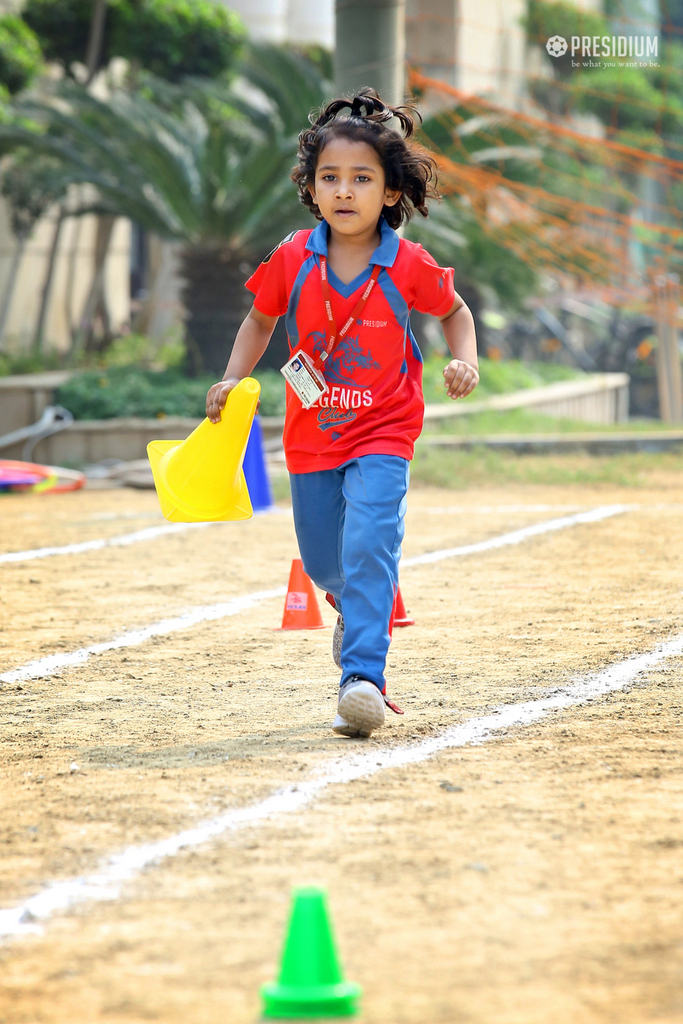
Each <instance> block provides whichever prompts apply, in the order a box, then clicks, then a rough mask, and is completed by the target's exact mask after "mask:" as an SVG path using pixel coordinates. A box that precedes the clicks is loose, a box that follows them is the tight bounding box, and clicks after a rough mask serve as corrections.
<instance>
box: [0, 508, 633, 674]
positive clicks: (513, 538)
mask: <svg viewBox="0 0 683 1024" xmlns="http://www.w3.org/2000/svg"><path fill="white" fill-rule="evenodd" d="M631 507H632V506H630V505H601V506H600V507H599V508H593V509H590V511H588V512H577V513H576V514H575V515H573V516H561V517H560V518H559V519H547V520H546V521H545V522H544V523H534V524H533V525H532V526H524V527H522V529H520V530H513V532H512V533H503V534H501V535H500V536H499V537H490V538H489V539H488V540H481V541H478V542H477V543H476V544H462V545H461V546H460V547H457V548H445V549H443V550H441V551H428V552H427V553H426V554H424V555H415V556H413V557H412V558H404V559H402V560H401V568H409V567H410V566H413V565H429V564H430V563H431V562H441V561H442V560H443V559H445V558H457V557H459V556H461V555H474V554H478V553H479V552H481V551H492V550H494V549H495V548H503V547H507V546H508V545H510V544H521V542H522V541H523V540H528V539H529V537H540V536H541V534H544V533H553V532H555V531H556V530H564V529H566V528H567V527H568V526H576V525H577V524H578V523H598V522H600V521H601V520H602V519H609V518H610V516H616V515H619V514H620V513H622V512H628V511H629V510H630V509H631ZM0 678H1V677H0Z"/></svg>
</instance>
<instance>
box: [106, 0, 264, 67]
mask: <svg viewBox="0 0 683 1024" xmlns="http://www.w3.org/2000/svg"><path fill="white" fill-rule="evenodd" d="M118 12H119V13H118V17H117V18H116V20H115V23H114V26H113V29H112V40H111V48H112V51H113V52H114V53H115V54H117V55H119V56H121V57H126V58H127V59H128V60H131V61H135V62H136V63H138V64H140V66H141V67H144V68H147V69H148V70H149V71H151V72H153V74H155V75H159V76H160V77H161V78H166V79H168V81H170V82H177V81H179V80H180V79H182V78H183V77H184V76H185V75H197V76H201V77H204V78H217V77H218V76H219V75H222V74H224V73H225V72H226V71H229V70H230V69H231V68H232V67H233V66H234V64H235V62H236V60H237V57H238V55H239V51H240V49H241V46H242V43H243V42H244V40H245V38H246V33H245V30H244V26H243V24H242V21H241V20H240V18H239V16H238V15H237V14H235V13H234V11H229V10H227V9H226V8H225V7H223V6H222V5H221V4H219V3H214V2H211V0H143V2H142V3H139V4H138V5H137V6H134V5H133V4H131V3H126V4H124V3H121V4H120V5H119V8H118Z"/></svg>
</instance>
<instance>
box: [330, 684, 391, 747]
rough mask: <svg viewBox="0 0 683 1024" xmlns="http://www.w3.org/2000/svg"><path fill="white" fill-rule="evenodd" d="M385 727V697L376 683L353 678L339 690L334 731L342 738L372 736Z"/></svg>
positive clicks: (333, 724)
mask: <svg viewBox="0 0 683 1024" xmlns="http://www.w3.org/2000/svg"><path fill="white" fill-rule="evenodd" d="M381 725H384V697H383V696H382V694H381V693H380V692H379V689H378V688H377V687H376V686H375V684H374V683H371V682H369V680H367V679H363V678H361V676H352V677H351V679H349V681H348V682H346V683H344V685H343V686H342V687H341V689H340V690H339V704H338V705H337V717H336V718H335V720H334V722H333V723H332V729H333V730H334V732H336V733H338V734H339V735H340V736H370V735H371V733H372V731H373V729H379V727H380V726H381Z"/></svg>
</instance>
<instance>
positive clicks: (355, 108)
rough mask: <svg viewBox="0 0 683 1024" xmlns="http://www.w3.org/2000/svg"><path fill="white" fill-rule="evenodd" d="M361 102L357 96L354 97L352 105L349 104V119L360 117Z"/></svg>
mask: <svg viewBox="0 0 683 1024" xmlns="http://www.w3.org/2000/svg"><path fill="white" fill-rule="evenodd" d="M362 102H363V101H362V100H361V99H360V98H359V97H358V96H354V98H353V103H352V104H351V117H362V116H363V115H362V113H361V105H362Z"/></svg>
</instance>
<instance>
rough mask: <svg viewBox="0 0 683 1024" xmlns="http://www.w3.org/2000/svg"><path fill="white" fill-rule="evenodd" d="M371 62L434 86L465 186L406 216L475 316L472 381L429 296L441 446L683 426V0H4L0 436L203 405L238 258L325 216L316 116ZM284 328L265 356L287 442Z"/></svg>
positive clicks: (10, 450) (141, 426)
mask: <svg viewBox="0 0 683 1024" xmlns="http://www.w3.org/2000/svg"><path fill="white" fill-rule="evenodd" d="M362 85H373V86H375V87H376V88H378V89H379V90H380V92H381V93H382V94H383V95H384V96H385V97H386V98H387V99H389V100H392V101H398V100H400V99H401V98H402V97H404V96H411V97H413V98H414V99H415V100H416V101H417V102H418V104H419V107H420V109H421V111H422V114H423V117H424V121H423V125H422V130H421V132H420V142H421V144H422V145H424V146H426V147H427V148H429V149H430V150H431V152H432V153H433V155H434V156H435V158H436V160H437V163H438V166H439V172H440V177H441V188H442V192H443V200H442V201H441V202H440V203H439V204H433V206H432V210H431V216H430V218H429V219H428V220H423V219H422V218H420V217H416V218H415V220H414V221H412V222H411V224H410V225H409V227H408V228H407V229H406V235H407V237H409V238H412V239H414V240H417V241H419V242H422V243H423V244H424V245H425V247H426V248H428V249H429V250H430V251H431V252H432V253H433V255H434V256H435V257H436V259H437V260H438V261H439V262H440V263H443V264H447V265H451V266H454V267H455V270H456V287H457V288H458V290H459V291H460V293H461V294H462V296H463V297H464V299H465V300H466V302H467V303H468V304H469V306H470V308H471V309H472V311H473V313H474V315H475V318H476V322H477V329H478V334H479V338H480V346H481V353H482V356H483V358H482V378H481V386H480V388H478V389H477V391H476V392H475V394H474V395H472V396H471V397H470V398H468V399H466V400H465V401H463V402H458V403H448V402H447V401H446V400H445V396H444V394H443V383H442V377H441V371H442V368H443V365H444V356H445V354H446V349H445V346H444V344H443V341H442V339H441V333H440V329H439V327H438V324H437V323H436V322H435V321H432V320H431V319H430V318H428V317H422V316H419V315H415V316H414V317H413V327H414V330H415V333H416V335H417V337H418V340H419V343H420V346H421V348H422V351H423V354H424V357H425V395H426V399H427V403H428V411H427V420H426V427H425V440H426V442H429V440H430V438H431V439H432V440H433V441H434V443H435V444H437V443H438V444H440V445H441V446H442V449H443V448H444V447H445V446H447V445H448V443H449V438H450V439H451V440H452V444H453V445H454V446H457V445H463V444H465V445H472V444H481V445H485V444H488V443H489V441H490V439H491V437H494V439H495V435H501V436H503V435H504V436H506V437H512V439H511V440H510V441H509V445H510V447H511V448H512V449H513V450H515V451H522V452H523V451H525V450H527V449H526V448H525V444H527V446H528V445H529V444H532V447H533V439H534V438H537V437H538V435H548V434H553V435H556V434H567V435H572V434H573V435H575V436H576V437H575V439H577V438H578V437H579V435H584V434H586V432H589V433H590V434H591V436H594V435H596V434H600V435H605V436H607V435H609V434H610V433H611V434H614V435H615V436H616V433H617V432H620V433H621V434H623V433H624V431H628V432H629V433H630V434H638V433H640V434H641V435H642V437H643V438H645V437H646V435H647V438H651V435H653V433H656V432H657V431H659V433H660V435H661V441H660V442H659V443H660V445H664V444H665V443H668V444H673V443H678V444H679V445H680V444H681V442H682V441H683V434H681V436H678V433H680V432H678V433H677V432H676V430H675V427H676V424H682V425H683V385H682V381H681V340H680V338H681V330H680V329H681V322H682V321H681V291H680V277H679V275H680V272H681V266H682V264H683V222H682V218H681V210H682V207H683V0H586V2H582V3H570V2H566V0H559V2H553V0H395V2H393V3H387V2H386V0H382V2H379V0H363V2H355V0H337V2H336V4H335V3H334V0H232V2H231V3H229V4H228V3H223V2H221V0H23V2H22V0H0V456H3V457H13V458H21V457H23V458H33V457H37V456H40V458H42V459H43V460H49V461H51V462H59V463H61V464H62V465H65V466H83V465H91V464H93V463H97V462H100V463H102V462H105V463H106V462H107V461H109V462H110V463H111V462H117V461H121V460H133V459H141V458H142V457H143V456H144V448H145V444H146V443H147V441H148V440H150V439H151V438H152V437H155V436H157V437H159V436H164V434H163V432H162V430H161V428H162V426H163V429H164V430H165V431H166V434H165V436H168V437H175V436H181V435H180V434H179V433H178V431H179V430H180V428H181V426H185V427H188V428H189V427H191V425H192V424H193V423H196V422H197V419H198V418H199V417H201V416H202V414H203V408H204V396H205V393H206V388H207V385H208V384H210V383H212V382H213V381H214V380H216V379H219V378H220V377H221V376H222V374H223V371H224V368H225V365H226V362H227V359H228V356H229V353H230V347H231V344H232V341H233V338H234V335H235V332H236V329H237V327H238V325H239V323H240V322H241V320H242V319H243V317H244V315H245V313H246V312H247V310H248V308H249V305H250V293H248V292H247V291H246V290H245V289H244V280H245V279H246V277H247V276H248V274H249V273H250V272H251V271H252V270H253V269H254V268H255V266H256V265H257V264H258V262H259V261H260V259H261V258H262V257H263V256H264V255H265V254H266V253H267V252H268V251H269V250H270V249H271V248H272V247H273V246H274V245H275V244H277V242H278V241H279V240H280V239H281V238H282V237H283V236H284V235H285V234H286V233H287V232H289V231H291V230H292V229H294V228H299V227H311V226H313V221H312V218H311V216H310V214H309V213H308V212H307V211H306V210H304V209H303V208H302V207H301V206H300V205H299V203H298V201H297V197H296V191H295V189H294V187H293V185H292V183H291V181H290V178H289V174H290V170H291V167H292V165H293V163H294V160H295V155H296V149H297V136H298V133H299V131H300V130H301V128H302V127H303V126H304V125H305V124H306V123H307V119H308V116H309V113H310V112H311V110H313V109H315V108H317V107H319V106H320V104H321V103H323V102H324V101H325V100H327V99H329V98H330V97H331V96H333V95H335V94H337V93H339V92H340V91H342V92H350V91H352V90H353V89H355V88H358V87H360V86H362ZM286 344H287V343H286V337H285V334H284V326H283V325H282V324H279V325H278V328H277V331H276V335H275V337H274V340H273V343H272V344H271V346H270V348H269V350H268V352H267V353H266V355H265V356H264V359H263V360H262V363H261V364H260V365H259V367H258V368H257V371H256V376H258V377H259V379H260V380H261V382H262V387H263V400H262V406H261V412H262V416H263V422H264V426H265V434H266V438H267V444H269V445H270V447H271V448H272V449H273V450H274V451H275V450H276V449H277V447H278V445H279V431H280V430H281V416H282V413H283V411H284V384H283V381H282V378H281V376H280V374H279V372H278V368H279V367H280V365H281V364H282V363H283V362H284V359H285V357H286ZM54 410H58V411H57V412H55V411H54ZM60 410H61V411H60ZM72 420H73V422H72ZM106 423H108V424H109V425H108V426H106V425H105V426H103V424H106ZM36 424H39V426H38V427H36V426H35V425H36ZM79 424H80V427H79ZM58 431H59V433H58ZM665 433H666V434H667V435H668V436H669V440H668V441H665V440H664V435H665ZM674 435H676V436H674ZM529 438H531V439H532V441H529V440H528V439H529ZM525 439H526V440H525ZM502 443H503V442H502V441H501V439H500V437H499V440H498V445H500V444H502ZM558 443H559V442H558ZM577 443H578V441H577ZM582 443H583V442H582ZM591 443H592V442H591ZM597 443H598V442H595V444H597ZM602 443H603V444H605V443H607V442H606V441H605V440H604V438H603V442H602ZM614 443H616V441H615V442H614ZM631 443H632V445H633V444H635V445H636V446H637V438H636V441H632V442H631ZM642 443H645V442H644V441H643V442H642ZM648 443H650V442H648ZM651 443H653V444H654V443H655V442H651ZM585 444H586V445H588V447H589V448H590V446H589V444H588V441H586V442H585ZM596 450H597V449H596Z"/></svg>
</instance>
